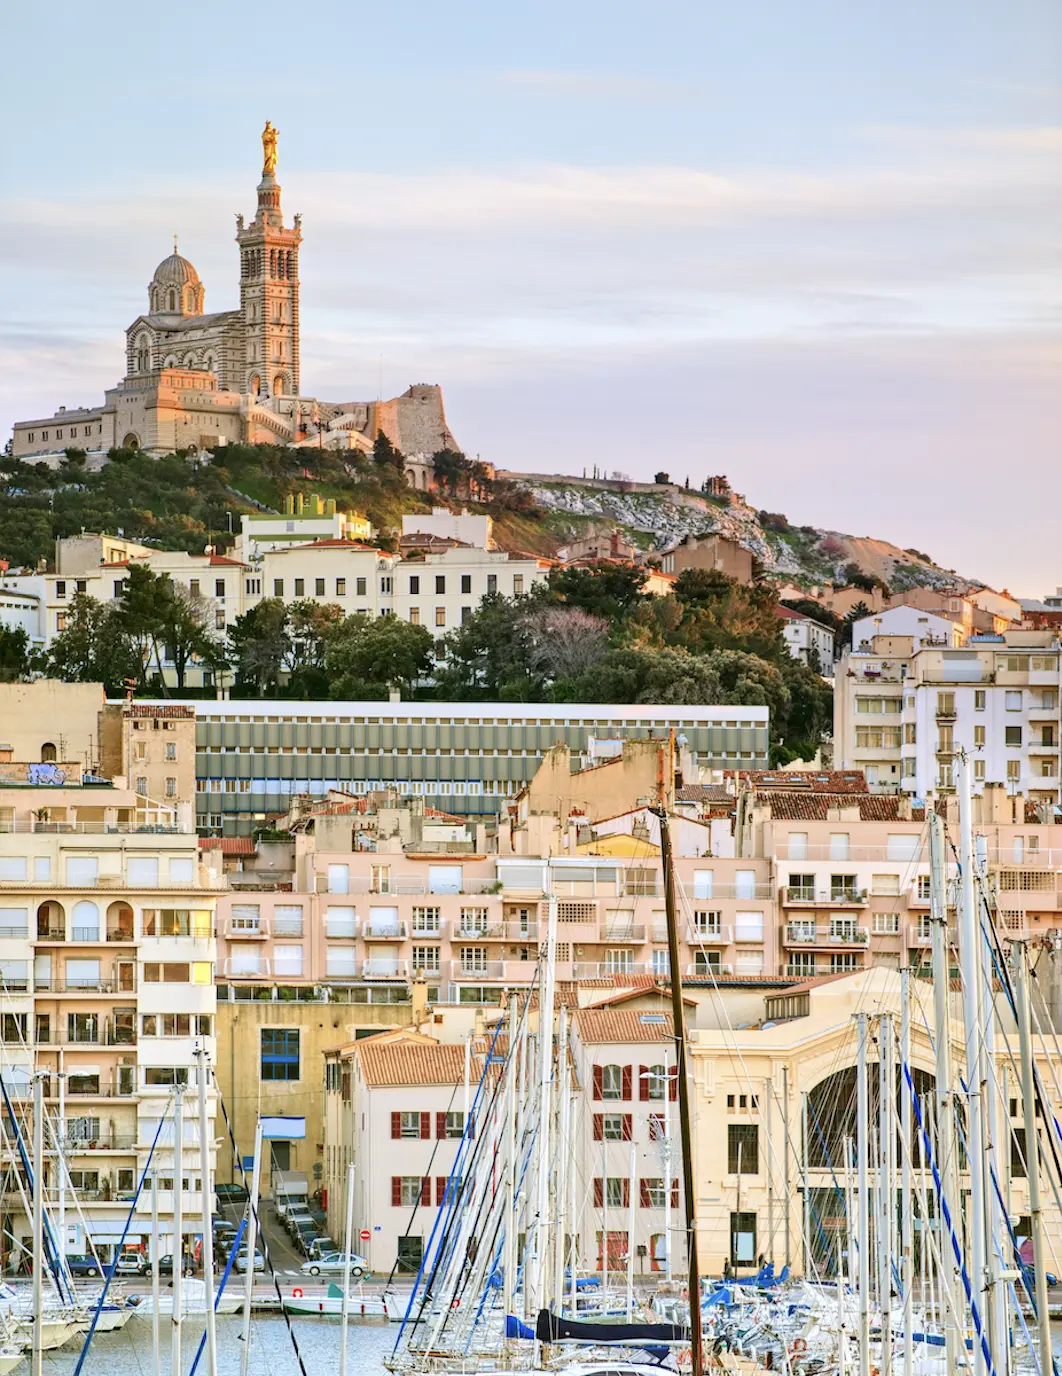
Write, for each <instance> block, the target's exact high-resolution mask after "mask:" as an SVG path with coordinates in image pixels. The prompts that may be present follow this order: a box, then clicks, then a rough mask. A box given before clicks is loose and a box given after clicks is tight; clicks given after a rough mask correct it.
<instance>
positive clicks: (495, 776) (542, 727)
mask: <svg viewBox="0 0 1062 1376" xmlns="http://www.w3.org/2000/svg"><path fill="white" fill-rule="evenodd" d="M181 705H183V706H192V707H195V709H196V744H197V754H196V778H197V785H196V786H197V794H196V809H197V818H198V824H199V827H200V829H201V830H203V831H204V832H207V833H210V834H222V835H229V836H233V835H243V836H248V835H250V834H251V832H252V831H253V830H254V828H255V827H261V826H264V825H265V824H266V822H267V821H268V820H269V819H270V818H275V817H277V816H280V815H282V814H284V813H285V812H286V811H287V809H288V807H289V805H290V803H291V799H292V797H293V796H294V795H297V794H300V793H314V794H318V795H320V796H324V795H325V794H326V793H327V792H328V790H329V789H341V790H346V791H353V792H366V791H370V790H373V789H379V788H387V787H390V786H394V787H397V788H399V789H400V790H401V791H402V792H407V793H411V794H414V795H416V796H419V797H423V798H424V800H425V803H427V804H428V805H430V806H434V807H437V808H440V809H442V810H443V811H447V812H453V813H458V814H461V815H465V816H472V817H483V818H491V819H493V818H494V817H496V816H497V815H498V812H499V811H500V810H501V809H502V807H503V805H504V803H505V801H506V800H507V799H508V798H511V797H513V796H514V795H515V794H516V793H517V792H518V791H519V789H520V788H522V787H523V785H524V784H525V783H526V782H527V781H528V780H529V779H530V778H531V777H532V776H533V775H534V773H535V771H536V769H537V768H538V765H539V763H540V761H541V760H542V757H543V756H544V755H545V753H546V752H547V751H548V750H549V749H550V748H551V747H552V746H554V745H556V744H558V743H564V744H566V745H567V746H568V748H569V750H570V751H571V752H572V755H573V756H574V757H575V759H576V762H577V763H578V764H580V765H586V764H589V763H592V762H593V759H595V758H597V756H596V755H592V752H593V751H594V750H595V746H596V744H597V743H601V742H605V743H609V742H611V743H615V742H622V741H623V740H645V739H648V738H650V737H653V736H656V737H665V736H666V735H667V734H668V733H669V732H670V731H672V730H673V731H674V732H675V735H676V737H683V738H684V745H685V748H686V749H687V750H688V752H689V753H690V755H691V757H692V759H693V761H694V762H695V764H696V767H697V768H698V770H700V771H706V770H720V769H760V768H763V767H764V766H766V764H767V753H768V723H767V715H768V713H767V708H765V707H687V706H683V707H676V708H668V709H667V710H666V711H664V710H663V709H661V708H659V707H626V706H604V705H590V704H568V703H566V704H564V705H550V704H533V703H483V702H475V703H468V702H465V703H443V702H386V703H385V702H371V703H369V702H356V703H351V702H348V703H343V702H282V701H281V702H236V701H228V702H203V701H202V700H200V701H198V702H196V701H193V700H188V701H186V702H184V703H182V704H181Z"/></svg>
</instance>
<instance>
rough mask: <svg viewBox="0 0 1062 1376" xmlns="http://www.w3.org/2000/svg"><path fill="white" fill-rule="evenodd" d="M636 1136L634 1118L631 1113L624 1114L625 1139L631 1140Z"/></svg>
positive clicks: (626, 1140)
mask: <svg viewBox="0 0 1062 1376" xmlns="http://www.w3.org/2000/svg"><path fill="white" fill-rule="evenodd" d="M633 1137H634V1132H633V1120H632V1117H631V1115H630V1114H629V1113H625V1114H624V1115H623V1140H624V1141H625V1142H630V1141H631V1140H632V1139H633Z"/></svg>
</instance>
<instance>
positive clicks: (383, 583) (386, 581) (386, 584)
mask: <svg viewBox="0 0 1062 1376" xmlns="http://www.w3.org/2000/svg"><path fill="white" fill-rule="evenodd" d="M380 592H381V593H382V594H383V595H384V597H390V596H391V579H390V577H384V578H381V579H380Z"/></svg>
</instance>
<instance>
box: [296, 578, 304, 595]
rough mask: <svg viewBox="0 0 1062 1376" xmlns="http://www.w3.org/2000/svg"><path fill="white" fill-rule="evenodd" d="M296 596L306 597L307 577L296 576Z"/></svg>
mask: <svg viewBox="0 0 1062 1376" xmlns="http://www.w3.org/2000/svg"><path fill="white" fill-rule="evenodd" d="M295 596H296V597H305V596H306V579H305V578H296V579H295Z"/></svg>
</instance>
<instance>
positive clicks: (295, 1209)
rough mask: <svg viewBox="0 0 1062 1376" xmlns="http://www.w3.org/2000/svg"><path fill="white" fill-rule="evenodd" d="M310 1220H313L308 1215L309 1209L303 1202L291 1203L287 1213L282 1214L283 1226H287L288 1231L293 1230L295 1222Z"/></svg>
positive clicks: (291, 1231)
mask: <svg viewBox="0 0 1062 1376" xmlns="http://www.w3.org/2000/svg"><path fill="white" fill-rule="evenodd" d="M312 1221H313V1220H312V1219H311V1217H310V1211H309V1209H308V1208H307V1207H306V1205H305V1204H293V1205H291V1207H290V1208H289V1209H288V1211H287V1213H286V1214H285V1215H284V1227H285V1228H287V1230H288V1232H289V1233H294V1232H295V1226H296V1224H298V1223H301V1222H306V1223H310V1222H312Z"/></svg>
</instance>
